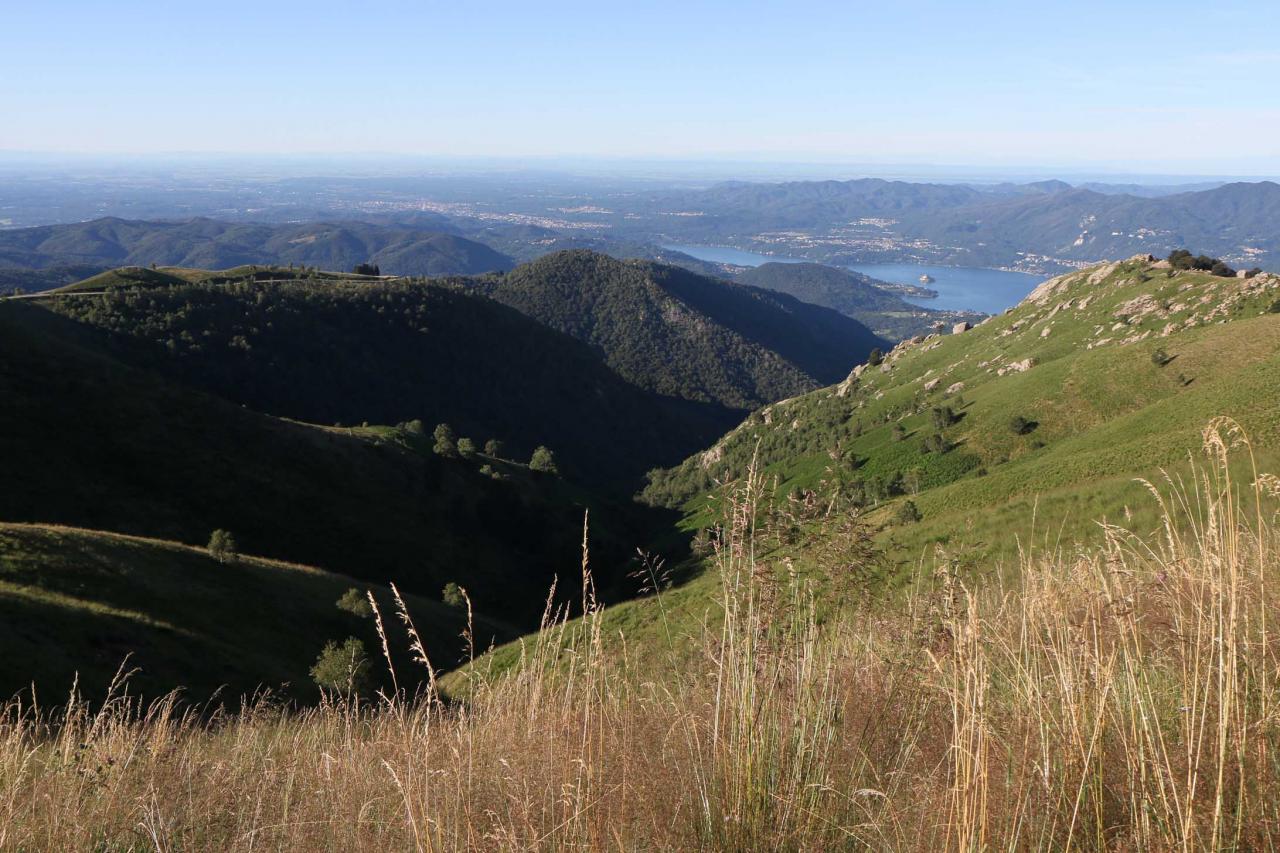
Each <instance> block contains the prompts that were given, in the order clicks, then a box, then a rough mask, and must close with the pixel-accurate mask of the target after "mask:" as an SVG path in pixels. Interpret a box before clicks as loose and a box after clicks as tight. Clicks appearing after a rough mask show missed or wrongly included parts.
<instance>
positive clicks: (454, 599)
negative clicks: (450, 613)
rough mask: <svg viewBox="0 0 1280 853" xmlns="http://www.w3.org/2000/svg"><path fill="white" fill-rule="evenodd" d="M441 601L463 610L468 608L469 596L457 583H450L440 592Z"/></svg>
mask: <svg viewBox="0 0 1280 853" xmlns="http://www.w3.org/2000/svg"><path fill="white" fill-rule="evenodd" d="M440 600H441V601H443V602H444V603H445V604H447V605H448V606H450V607H453V608H456V609H458V610H463V609H465V608H466V606H467V595H466V593H465V592H464V591H463V589H462V587H460V586H458V583H457V581H449V582H448V583H447V584H445V585H444V589H443V590H442V591H441V592H440Z"/></svg>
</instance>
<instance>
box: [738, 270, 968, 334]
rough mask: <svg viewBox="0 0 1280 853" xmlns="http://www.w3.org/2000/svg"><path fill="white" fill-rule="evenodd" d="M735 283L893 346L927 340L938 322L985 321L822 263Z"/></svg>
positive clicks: (745, 275) (746, 275)
mask: <svg viewBox="0 0 1280 853" xmlns="http://www.w3.org/2000/svg"><path fill="white" fill-rule="evenodd" d="M735 280H736V281H739V282H742V283H743V284H749V285H751V286H753V287H763V288H765V289H767V290H775V291H777V292H779V293H785V294H787V295H789V296H794V297H795V298H796V299H799V300H800V301H801V302H808V303H811V304H813V305H821V306H823V307H825V308H831V309H833V310H835V311H839V312H840V313H841V314H844V315H846V316H848V317H852V318H854V319H855V320H857V321H858V322H860V323H862V324H863V325H864V326H866V327H868V328H869V329H871V330H873V331H874V332H875V333H876V334H877V335H880V336H881V337H884V338H888V339H889V340H893V341H899V340H902V339H903V338H909V337H912V336H914V335H927V334H929V332H931V331H934V328H933V324H935V323H942V324H943V325H944V326H946V327H948V328H949V327H951V326H953V325H955V324H956V323H958V322H960V321H962V320H968V321H970V322H976V321H977V320H979V319H981V318H982V316H983V315H982V314H977V313H974V312H967V311H936V310H934V309H932V308H921V307H920V306H919V305H912V304H911V303H910V302H907V301H906V300H905V299H903V298H902V297H900V296H898V295H896V294H894V293H890V292H889V291H887V290H884V289H883V288H880V287H878V286H876V283H875V279H873V278H871V277H870V276H866V275H863V274H862V273H859V272H854V271H853V270H845V269H838V268H836V267H829V266H824V265H823V264H780V263H768V264H761V265H760V266H758V267H750V268H748V269H746V270H743V271H742V272H740V273H738V275H737V276H735Z"/></svg>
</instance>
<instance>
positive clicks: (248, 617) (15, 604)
mask: <svg viewBox="0 0 1280 853" xmlns="http://www.w3.org/2000/svg"><path fill="white" fill-rule="evenodd" d="M353 587H355V588H357V589H359V590H360V591H361V592H363V591H365V590H366V589H371V590H373V591H374V593H375V596H376V597H377V599H378V601H379V606H380V607H382V608H384V609H385V610H386V612H387V614H388V615H390V614H391V613H393V612H394V609H395V606H394V602H393V601H392V599H391V595H390V592H389V591H388V590H387V589H386V588H385V587H384V586H382V585H380V584H378V585H373V586H370V585H369V584H367V583H364V582H361V581H357V580H354V579H352V578H350V577H346V576H343V575H339V574H333V573H330V572H324V571H320V570H318V569H313V568H308V567H306V566H300V565H296V564H292V563H283V562H279V561H275V560H266V559H262V558H258V557H250V556H242V557H237V558H235V559H233V560H229V561H227V562H225V563H224V562H219V561H218V560H216V559H214V558H213V557H212V556H210V555H209V554H208V553H207V552H206V551H205V550H204V549H203V548H193V547H190V546H187V545H182V544H179V543H176V542H165V541H160V540H155V539H144V538H140V537H134V536H122V535H120V534H115V533H105V532H102V531H92V530H81V529H76V528H69V527H57V526H50V525H34V524H4V523H0V645H3V647H4V649H5V654H4V656H3V659H2V660H0V695H4V696H6V697H8V696H12V695H14V694H16V693H18V692H20V691H23V690H26V689H28V688H30V687H32V685H33V684H34V686H35V690H36V695H37V696H38V697H40V698H41V700H42V701H43V702H45V703H52V702H57V701H62V700H64V699H65V698H66V694H67V691H69V690H70V688H71V685H72V683H73V681H75V680H76V679H77V677H78V679H79V685H80V689H81V690H82V692H83V693H84V695H85V696H87V697H89V698H91V699H95V700H97V699H101V698H103V697H104V695H105V693H106V689H107V686H108V684H109V683H110V680H111V678H112V676H113V675H114V674H115V672H116V670H117V668H118V667H120V666H121V664H125V665H126V668H127V669H135V668H136V669H137V672H136V673H135V674H134V675H133V676H132V677H131V678H130V682H129V686H130V693H131V694H133V695H135V696H136V695H142V696H144V697H151V698H154V697H156V696H159V695H162V694H164V693H167V692H168V691H170V690H173V689H175V688H178V687H181V688H183V690H184V692H185V694H186V696H187V698H189V699H191V700H193V701H196V702H201V701H204V700H206V699H208V698H209V697H210V696H212V695H213V694H214V692H215V691H217V690H219V689H220V688H221V689H223V690H224V692H225V695H224V699H226V700H229V701H231V702H232V703H233V704H235V703H236V701H237V700H238V699H239V697H241V696H243V695H248V694H251V693H253V692H254V691H255V690H256V689H258V688H259V687H262V688H267V689H272V690H275V691H279V692H281V693H282V694H283V695H284V696H287V697H290V698H296V699H299V700H303V701H314V700H315V699H317V698H318V696H319V690H318V688H317V687H316V685H315V684H314V682H313V681H312V679H311V677H310V675H309V674H308V670H309V669H310V667H311V666H312V664H314V663H315V659H316V656H317V655H318V654H319V652H320V650H321V648H322V647H323V646H324V644H325V643H326V642H328V641H330V640H337V641H341V640H343V639H344V638H346V637H349V636H354V637H356V638H357V639H360V640H361V642H363V643H364V645H365V647H366V648H367V650H368V652H369V653H371V654H377V649H378V647H379V642H378V638H377V633H376V629H375V627H374V625H373V622H372V620H371V619H370V618H368V617H361V616H357V615H355V614H353V613H351V612H348V611H345V610H342V609H340V608H338V607H337V605H336V602H337V601H338V599H339V598H340V597H341V596H342V595H343V594H344V593H345V592H346V591H347V590H348V589H351V588H353ZM406 603H407V604H408V605H409V608H410V612H411V614H412V616H413V618H414V621H415V623H416V624H417V625H418V626H419V629H420V631H421V632H422V633H423V639H424V642H425V643H426V644H427V647H428V649H429V651H430V653H431V654H433V656H434V657H435V658H436V660H437V662H438V663H439V664H440V665H441V666H445V667H448V666H452V665H454V664H456V663H457V662H458V660H459V655H460V654H461V652H462V648H461V640H460V639H459V634H460V632H461V631H462V629H463V628H464V627H465V623H466V615H465V612H464V611H459V610H458V609H457V608H452V607H447V606H445V605H443V604H440V603H439V602H435V601H430V600H428V599H424V598H421V597H418V596H412V595H410V596H409V598H408V599H407V602H406ZM389 627H390V628H391V629H392V630H393V631H396V632H397V633H398V632H399V625H392V626H389ZM512 631H513V629H511V628H509V627H505V626H503V625H502V624H501V623H497V622H492V621H488V620H482V621H481V622H480V624H479V625H478V626H477V631H476V633H477V641H478V643H479V644H480V645H481V646H482V647H483V646H484V645H487V643H488V642H489V641H490V640H501V639H506V638H509V637H510V636H511V634H512ZM398 645H403V643H400V644H398ZM401 651H402V650H401V649H400V648H397V653H400V652H401ZM399 656H400V655H399V654H398V655H397V657H399ZM126 658H127V662H126ZM400 668H401V669H402V670H404V671H405V672H406V673H409V674H414V673H416V672H417V671H418V670H416V669H414V668H412V667H407V666H406V667H400ZM384 670H385V666H384V665H381V664H380V663H379V665H378V666H377V667H376V672H377V673H378V674H379V681H380V682H381V681H382V680H383V678H382V676H381V672H382V671H384ZM408 686H411V685H408Z"/></svg>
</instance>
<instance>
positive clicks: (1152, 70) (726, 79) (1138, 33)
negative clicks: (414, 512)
mask: <svg viewBox="0 0 1280 853" xmlns="http://www.w3.org/2000/svg"><path fill="white" fill-rule="evenodd" d="M0 21H3V26H0V116H3V117H4V120H3V122H0V151H10V152H13V151H22V152H42V153H52V152H87V153H154V152H221V153H265V154H314V153H326V154H327V153H374V152H385V153H412V154H428V155H468V156H471V155H481V156H497V157H508V156H513V157H518V156H533V157H539V156H562V157H574V156H591V157H606V158H607V157H619V158H638V157H644V158H649V157H670V158H740V159H753V158H763V159H773V160H794V161H805V160H811V161H824V162H826V161H831V162H836V161H846V162H866V163H876V162H880V163H963V164H977V165H1003V166H1019V165H1039V166H1046V165H1047V166H1060V167H1064V168H1086V167H1087V168H1115V169H1125V170H1132V171H1153V172H1183V173H1197V174H1211V173H1212V174H1277V173H1280V143H1277V141H1276V140H1277V139H1280V3H1278V2H1275V0H1269V2H1220V3H1215V4H1210V3H1205V2H1196V3H1191V2H1161V3H1155V2H1123V0H1112V2H1107V3H1095V2H1075V3H1044V2H1037V0H1024V2H1018V3H993V2H948V3H934V2H896V3H895V2H885V0H881V2H876V3H863V2H831V3H828V2H791V3H760V2H709V3H699V2H696V0H685V2H665V0H661V1H660V2H650V3H643V2H631V3H625V4H624V3H618V4H606V3H599V2H597V3H587V2H556V1H555V0H542V1H541V2H539V0H526V1H525V2H468V1H467V0H454V1H453V2H437V0H418V2H398V0H396V1H395V2H386V1H385V0H369V2H364V3H329V2H323V0H313V1H312V2H307V3H297V2H291V0H285V2H276V0H258V2H251V3H250V2H240V0H224V2H217V3H189V2H183V0H174V2H170V3H159V2H130V0H120V2H115V3H105V2H101V0H98V1H97V2H66V0H43V2H18V0H0Z"/></svg>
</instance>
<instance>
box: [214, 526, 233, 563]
mask: <svg viewBox="0 0 1280 853" xmlns="http://www.w3.org/2000/svg"><path fill="white" fill-rule="evenodd" d="M208 550H209V556H210V557H213V558H214V559H215V560H217V561H218V562H219V563H228V562H230V561H232V560H234V559H235V558H236V553H237V552H236V538H235V537H234V536H232V535H231V532H230V531H227V530H223V529H221V528H219V529H217V530H215V531H213V535H211V536H210V537H209V545H208Z"/></svg>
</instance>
